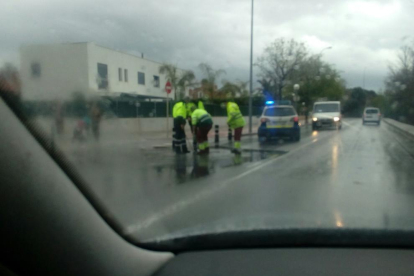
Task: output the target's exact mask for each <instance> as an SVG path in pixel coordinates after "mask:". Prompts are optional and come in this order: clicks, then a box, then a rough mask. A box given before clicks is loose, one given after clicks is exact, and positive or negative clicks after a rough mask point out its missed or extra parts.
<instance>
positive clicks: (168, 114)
mask: <svg viewBox="0 0 414 276" xmlns="http://www.w3.org/2000/svg"><path fill="white" fill-rule="evenodd" d="M169 131H170V94H168V93H167V138H168V137H169V136H168V133H169Z"/></svg>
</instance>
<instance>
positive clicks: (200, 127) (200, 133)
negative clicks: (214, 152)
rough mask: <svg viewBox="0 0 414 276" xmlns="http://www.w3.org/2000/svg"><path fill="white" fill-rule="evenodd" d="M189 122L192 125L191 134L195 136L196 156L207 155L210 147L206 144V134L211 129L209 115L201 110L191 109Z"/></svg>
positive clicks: (211, 123)
mask: <svg viewBox="0 0 414 276" xmlns="http://www.w3.org/2000/svg"><path fill="white" fill-rule="evenodd" d="M191 111H192V114H191V122H192V124H193V133H195V135H196V139H197V144H198V152H197V154H208V153H209V152H210V145H209V143H208V132H209V131H210V130H211V128H212V127H213V119H212V118H211V116H210V114H208V113H207V111H205V110H203V109H199V108H196V107H195V106H192V107H191Z"/></svg>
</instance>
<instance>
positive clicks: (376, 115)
mask: <svg viewBox="0 0 414 276" xmlns="http://www.w3.org/2000/svg"><path fill="white" fill-rule="evenodd" d="M366 123H376V124H378V125H380V124H381V112H380V110H379V109H378V108H375V107H367V108H365V109H364V114H363V115H362V124H363V125H365V124H366Z"/></svg>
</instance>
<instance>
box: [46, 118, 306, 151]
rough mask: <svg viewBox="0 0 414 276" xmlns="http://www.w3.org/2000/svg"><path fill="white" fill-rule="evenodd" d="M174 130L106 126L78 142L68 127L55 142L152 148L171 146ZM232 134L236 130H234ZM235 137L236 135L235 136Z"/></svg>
mask: <svg viewBox="0 0 414 276" xmlns="http://www.w3.org/2000/svg"><path fill="white" fill-rule="evenodd" d="M300 123H301V125H302V126H304V121H302V120H301V121H300ZM257 129H258V126H257V125H256V126H253V127H252V133H251V134H249V127H248V126H245V127H244V128H243V137H249V136H253V137H254V136H256V135H257ZM44 130H45V131H46V132H47V133H51V131H50V128H49V131H47V129H44ZM185 132H186V135H187V143H188V145H192V142H193V136H192V134H191V131H190V129H189V127H188V126H186V129H185ZM172 134H173V133H172V131H169V132H168V133H167V132H146V133H139V134H138V133H131V132H129V131H128V130H127V129H123V128H119V129H117V131H105V129H104V128H102V129H101V135H100V139H99V141H96V140H95V139H94V137H93V135H92V132H90V133H89V134H88V135H87V136H86V140H85V141H84V142H77V141H75V142H74V141H72V135H73V134H72V131H71V129H70V128H67V129H66V130H65V132H64V134H63V135H57V134H54V135H53V136H54V142H55V144H56V145H57V146H58V147H59V148H61V149H62V150H70V149H72V148H77V147H79V146H80V145H82V146H95V145H99V146H104V147H111V146H120V145H122V144H136V146H137V147H139V148H141V149H151V148H158V149H162V148H170V147H171V143H172V142H171V141H172ZM232 135H234V132H233V131H232ZM208 137H209V141H210V144H211V146H214V140H215V128H214V127H213V128H212V129H211V131H210V132H209V134H208ZM233 139H234V136H233ZM219 140H220V144H222V143H226V144H228V127H220V128H219Z"/></svg>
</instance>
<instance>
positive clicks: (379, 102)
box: [342, 87, 386, 117]
mask: <svg viewBox="0 0 414 276" xmlns="http://www.w3.org/2000/svg"><path fill="white" fill-rule="evenodd" d="M346 94H347V100H346V101H345V102H344V103H343V107H342V108H343V112H344V115H346V116H349V117H361V116H362V113H363V111H364V108H365V107H378V108H379V109H380V110H381V112H385V109H386V98H385V96H384V95H377V93H375V91H372V90H365V89H362V88H361V87H355V88H352V89H349V90H347V91H346Z"/></svg>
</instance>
